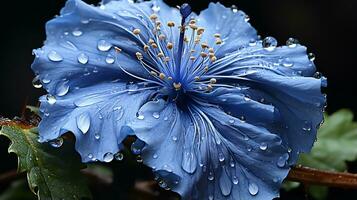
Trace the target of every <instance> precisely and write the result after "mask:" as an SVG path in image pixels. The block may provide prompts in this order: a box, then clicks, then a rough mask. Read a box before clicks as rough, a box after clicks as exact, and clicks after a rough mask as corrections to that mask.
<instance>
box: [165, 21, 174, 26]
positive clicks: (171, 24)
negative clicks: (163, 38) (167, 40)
mask: <svg viewBox="0 0 357 200" xmlns="http://www.w3.org/2000/svg"><path fill="white" fill-rule="evenodd" d="M167 26H168V27H174V26H175V22H173V21H169V22H167Z"/></svg>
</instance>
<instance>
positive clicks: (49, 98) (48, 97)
mask: <svg viewBox="0 0 357 200" xmlns="http://www.w3.org/2000/svg"><path fill="white" fill-rule="evenodd" d="M46 100H47V102H48V103H49V104H50V105H53V104H55V103H56V101H57V99H56V97H54V96H52V95H51V94H47V95H46Z"/></svg>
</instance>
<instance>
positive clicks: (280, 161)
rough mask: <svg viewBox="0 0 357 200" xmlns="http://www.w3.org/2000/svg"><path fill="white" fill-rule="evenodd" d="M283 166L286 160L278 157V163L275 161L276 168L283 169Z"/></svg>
mask: <svg viewBox="0 0 357 200" xmlns="http://www.w3.org/2000/svg"><path fill="white" fill-rule="evenodd" d="M285 164H286V159H285V158H284V157H283V156H280V157H279V158H278V161H277V163H276V165H277V166H278V167H284V166H285Z"/></svg>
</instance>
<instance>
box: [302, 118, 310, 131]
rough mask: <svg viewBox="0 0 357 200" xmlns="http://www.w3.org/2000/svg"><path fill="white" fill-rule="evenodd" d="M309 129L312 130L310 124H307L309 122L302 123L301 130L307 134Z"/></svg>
mask: <svg viewBox="0 0 357 200" xmlns="http://www.w3.org/2000/svg"><path fill="white" fill-rule="evenodd" d="M311 128H312V123H311V122H309V121H304V125H303V127H302V130H303V131H307V132H309V131H311Z"/></svg>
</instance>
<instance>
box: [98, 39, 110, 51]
mask: <svg viewBox="0 0 357 200" xmlns="http://www.w3.org/2000/svg"><path fill="white" fill-rule="evenodd" d="M97 47H98V49H99V51H109V49H110V48H112V45H111V44H110V43H109V42H107V41H105V40H99V41H98V46H97Z"/></svg>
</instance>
